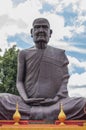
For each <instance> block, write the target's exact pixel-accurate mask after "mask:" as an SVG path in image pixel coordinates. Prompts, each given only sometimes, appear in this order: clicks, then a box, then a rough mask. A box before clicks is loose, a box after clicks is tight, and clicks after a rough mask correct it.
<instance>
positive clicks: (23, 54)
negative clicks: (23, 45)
mask: <svg viewBox="0 0 86 130" xmlns="http://www.w3.org/2000/svg"><path fill="white" fill-rule="evenodd" d="M32 50H35V48H34V47H30V48H27V49H23V50H20V51H19V54H20V55H22V56H25V55H27V54H28V53H29V52H31V51H32Z"/></svg>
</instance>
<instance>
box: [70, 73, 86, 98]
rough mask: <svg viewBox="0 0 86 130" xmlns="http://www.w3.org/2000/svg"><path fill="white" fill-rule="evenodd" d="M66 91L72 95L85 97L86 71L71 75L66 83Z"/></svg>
mask: <svg viewBox="0 0 86 130" xmlns="http://www.w3.org/2000/svg"><path fill="white" fill-rule="evenodd" d="M68 91H69V95H70V96H72V97H73V96H75V97H76V96H77V97H80V96H81V97H86V72H84V73H82V74H78V73H75V74H73V75H71V77H70V79H69V83H68Z"/></svg>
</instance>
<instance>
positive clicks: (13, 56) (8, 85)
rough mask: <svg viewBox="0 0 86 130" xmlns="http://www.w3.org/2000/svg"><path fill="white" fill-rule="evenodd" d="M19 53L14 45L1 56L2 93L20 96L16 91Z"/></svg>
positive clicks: (0, 84) (0, 87)
mask: <svg viewBox="0 0 86 130" xmlns="http://www.w3.org/2000/svg"><path fill="white" fill-rule="evenodd" d="M18 51H19V50H17V49H16V46H15V45H14V46H13V47H12V48H9V49H8V50H6V51H5V53H4V55H3V56H0V92H1V93H3V92H4V93H5V92H6V93H12V94H18V91H17V89H16V76H17V56H18Z"/></svg>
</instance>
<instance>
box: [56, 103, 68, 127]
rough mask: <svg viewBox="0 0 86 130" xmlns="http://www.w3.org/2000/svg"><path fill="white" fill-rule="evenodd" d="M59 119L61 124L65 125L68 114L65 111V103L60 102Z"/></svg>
mask: <svg viewBox="0 0 86 130" xmlns="http://www.w3.org/2000/svg"><path fill="white" fill-rule="evenodd" d="M58 119H59V121H60V125H65V123H64V121H65V119H66V115H65V113H64V111H63V105H62V103H61V104H60V113H59V115H58Z"/></svg>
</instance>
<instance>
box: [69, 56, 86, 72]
mask: <svg viewBox="0 0 86 130" xmlns="http://www.w3.org/2000/svg"><path fill="white" fill-rule="evenodd" d="M68 59H69V70H70V72H73V71H75V69H74V68H75V67H78V68H83V69H84V70H86V61H79V60H78V59H76V58H75V57H71V56H68Z"/></svg>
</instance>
